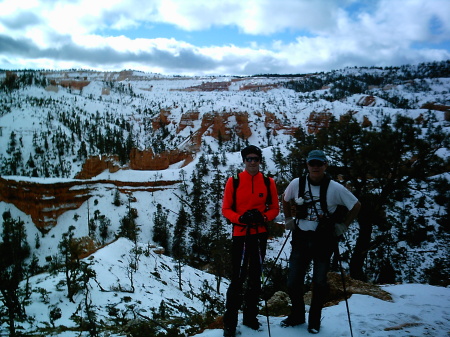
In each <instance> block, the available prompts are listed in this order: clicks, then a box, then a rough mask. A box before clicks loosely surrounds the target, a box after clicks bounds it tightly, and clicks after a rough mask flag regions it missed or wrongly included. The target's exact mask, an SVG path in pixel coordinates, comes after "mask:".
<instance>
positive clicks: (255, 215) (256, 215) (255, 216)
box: [249, 209, 265, 224]
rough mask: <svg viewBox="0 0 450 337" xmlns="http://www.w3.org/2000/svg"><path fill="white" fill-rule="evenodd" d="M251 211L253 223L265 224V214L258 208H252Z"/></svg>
mask: <svg viewBox="0 0 450 337" xmlns="http://www.w3.org/2000/svg"><path fill="white" fill-rule="evenodd" d="M249 212H251V214H252V223H256V224H263V223H264V221H265V220H264V215H262V213H261V212H260V211H258V210H257V209H252V210H250V211H249Z"/></svg>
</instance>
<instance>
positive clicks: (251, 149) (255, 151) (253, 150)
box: [241, 145, 262, 161]
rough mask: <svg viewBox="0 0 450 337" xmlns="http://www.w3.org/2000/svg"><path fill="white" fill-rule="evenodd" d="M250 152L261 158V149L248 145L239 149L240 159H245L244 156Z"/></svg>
mask: <svg viewBox="0 0 450 337" xmlns="http://www.w3.org/2000/svg"><path fill="white" fill-rule="evenodd" d="M250 153H253V154H256V155H257V156H258V157H259V159H261V160H262V151H261V149H260V148H259V147H257V146H255V145H249V146H247V147H246V148H245V149H243V150H242V151H241V156H242V161H245V157H247V156H248V155H249V154H250Z"/></svg>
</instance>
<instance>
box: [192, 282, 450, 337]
mask: <svg viewBox="0 0 450 337" xmlns="http://www.w3.org/2000/svg"><path fill="white" fill-rule="evenodd" d="M382 288H383V290H385V291H387V292H389V293H391V294H392V297H393V302H387V301H382V300H380V299H377V298H373V297H370V296H366V295H353V296H352V297H351V298H350V299H349V300H348V306H349V310H350V319H351V325H352V331H353V336H370V337H394V336H414V337H423V336H433V337H445V336H449V334H450V289H448V288H442V287H433V286H428V285H419V284H402V285H386V286H383V287H382ZM322 317H323V319H322V323H321V330H320V333H319V334H318V336H326V337H331V336H333V337H337V336H339V337H344V336H351V333H350V324H349V322H348V315H347V309H346V304H345V302H344V301H343V302H340V303H339V304H338V305H336V306H332V307H327V308H324V309H323V312H322ZM258 318H259V321H260V323H262V327H261V331H254V330H252V329H249V328H247V327H245V326H242V325H240V326H239V329H238V330H240V332H241V335H242V336H248V337H253V336H255V337H262V336H268V333H269V329H268V326H267V318H266V317H265V316H259V317H258ZM283 319H284V317H269V322H270V333H271V335H272V336H274V337H276V336H283V337H299V336H311V334H309V333H308V331H307V325H306V324H304V325H300V326H297V327H289V328H283V327H281V326H280V322H281V321H282V320H283ZM240 321H242V316H241V317H240ZM196 336H198V337H219V336H222V331H221V330H217V329H216V330H209V331H205V332H204V333H202V334H198V335H196Z"/></svg>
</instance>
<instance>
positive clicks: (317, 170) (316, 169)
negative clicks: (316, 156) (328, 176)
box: [308, 160, 328, 182]
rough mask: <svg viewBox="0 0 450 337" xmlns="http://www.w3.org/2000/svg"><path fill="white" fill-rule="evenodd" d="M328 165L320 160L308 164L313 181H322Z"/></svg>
mask: <svg viewBox="0 0 450 337" xmlns="http://www.w3.org/2000/svg"><path fill="white" fill-rule="evenodd" d="M327 167H328V165H327V164H326V163H324V162H323V161H320V160H311V161H309V162H308V171H309V177H310V179H311V180H312V181H317V182H318V181H320V180H322V178H323V177H324V176H325V170H326V169H327Z"/></svg>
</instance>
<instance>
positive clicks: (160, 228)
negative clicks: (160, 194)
mask: <svg viewBox="0 0 450 337" xmlns="http://www.w3.org/2000/svg"><path fill="white" fill-rule="evenodd" d="M152 238H153V241H154V242H156V243H158V244H159V245H161V246H162V247H163V248H164V249H165V250H166V252H169V226H168V222H167V213H166V212H165V211H164V210H163V209H162V205H161V204H157V205H156V212H155V214H154V216H153V237H152Z"/></svg>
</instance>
